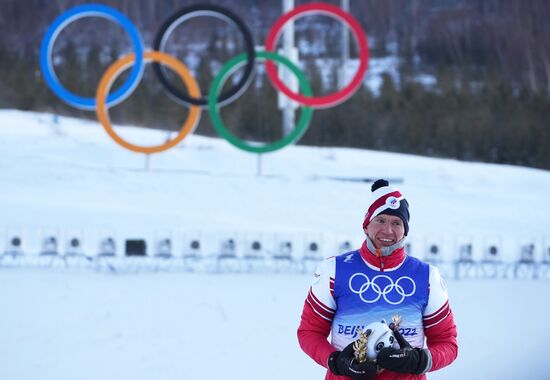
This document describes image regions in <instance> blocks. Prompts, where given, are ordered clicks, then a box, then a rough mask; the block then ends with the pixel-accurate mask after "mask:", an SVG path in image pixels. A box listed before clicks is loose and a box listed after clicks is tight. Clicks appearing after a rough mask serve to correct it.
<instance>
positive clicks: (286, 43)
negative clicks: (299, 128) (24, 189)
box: [279, 0, 298, 136]
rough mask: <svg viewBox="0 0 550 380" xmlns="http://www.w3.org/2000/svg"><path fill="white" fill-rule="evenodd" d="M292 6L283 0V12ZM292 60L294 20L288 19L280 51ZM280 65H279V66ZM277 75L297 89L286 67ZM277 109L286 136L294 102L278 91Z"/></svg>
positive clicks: (295, 58)
mask: <svg viewBox="0 0 550 380" xmlns="http://www.w3.org/2000/svg"><path fill="white" fill-rule="evenodd" d="M293 8H294V0H283V13H286V12H289V11H291V10H292V9H293ZM281 53H282V54H283V55H284V56H285V57H287V58H288V59H290V60H291V61H292V62H294V63H297V61H298V51H297V49H296V47H295V46H294V21H289V22H288V23H287V24H286V25H285V28H284V32H283V49H282V52H281ZM279 67H281V66H279ZM279 75H281V78H282V80H283V82H284V83H285V84H286V85H287V86H288V87H289V88H290V89H291V90H293V91H297V90H298V87H297V81H296V78H294V77H293V75H292V73H291V72H290V71H289V70H286V69H283V68H281V69H279ZM279 109H281V110H282V112H283V135H284V136H287V135H288V134H289V133H290V132H292V129H293V128H294V121H295V115H294V110H295V109H296V103H295V102H293V101H292V100H290V99H288V98H287V97H285V96H284V95H282V93H279Z"/></svg>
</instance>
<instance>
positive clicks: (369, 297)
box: [349, 273, 416, 305]
mask: <svg viewBox="0 0 550 380" xmlns="http://www.w3.org/2000/svg"><path fill="white" fill-rule="evenodd" d="M355 277H364V282H363V283H362V284H361V286H360V287H359V289H355V288H354V286H353V283H352V282H353V279H354V278H355ZM379 279H380V280H381V281H380V280H379ZM377 280H378V281H377ZM407 280H408V282H409V284H410V291H409V292H406V291H405V288H404V287H403V286H402V285H401V284H400V282H404V281H407ZM349 289H350V290H351V291H352V293H355V294H358V295H359V298H361V301H363V302H365V303H375V302H377V301H378V300H379V299H380V297H383V298H384V300H386V302H387V303H389V304H391V305H399V304H400V303H402V302H403V301H404V300H405V298H406V297H410V296H412V295H413V294H414V293H415V292H416V283H415V282H414V280H413V279H412V278H410V277H409V276H402V277H399V278H398V279H397V280H396V281H395V282H394V281H393V280H392V278H391V277H389V276H386V275H383V274H379V275H377V276H374V277H373V278H372V280H371V279H369V277H368V276H367V275H366V274H364V273H355V274H354V275H352V276H351V277H350V278H349ZM394 290H395V293H392V292H393V291H394ZM365 294H366V296H365ZM392 294H397V295H393V297H388V295H392ZM390 298H395V300H392V299H390Z"/></svg>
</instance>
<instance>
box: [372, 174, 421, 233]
mask: <svg viewBox="0 0 550 380" xmlns="http://www.w3.org/2000/svg"><path fill="white" fill-rule="evenodd" d="M371 191H372V198H371V203H370V206H369V208H368V210H367V213H366V214H365V220H364V221H363V228H367V226H368V225H369V223H370V222H371V221H372V219H373V218H374V217H375V216H377V215H380V214H386V215H393V216H398V217H399V218H401V220H402V221H403V225H404V227H405V236H406V235H407V234H408V233H409V219H410V215H409V203H408V202H407V200H406V199H405V196H404V195H403V194H401V192H400V191H399V190H397V189H396V188H394V187H391V186H390V184H389V183H388V181H386V180H385V179H379V180H377V181H376V182H374V183H373V184H372V187H371Z"/></svg>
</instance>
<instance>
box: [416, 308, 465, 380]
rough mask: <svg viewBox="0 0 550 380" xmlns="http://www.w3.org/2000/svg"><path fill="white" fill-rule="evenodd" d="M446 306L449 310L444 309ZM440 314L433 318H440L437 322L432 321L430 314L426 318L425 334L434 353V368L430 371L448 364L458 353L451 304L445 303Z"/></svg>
mask: <svg viewBox="0 0 550 380" xmlns="http://www.w3.org/2000/svg"><path fill="white" fill-rule="evenodd" d="M444 308H447V310H444ZM442 312H443V313H442ZM434 314H436V313H434ZM438 314H439V315H441V317H438V316H434V317H432V319H431V322H433V321H434V319H439V320H438V321H437V323H435V324H433V323H430V317H429V316H427V317H425V318H424V326H425V327H424V334H425V335H426V341H427V344H428V350H430V353H431V354H432V368H431V370H430V371H435V370H438V369H440V368H443V367H446V366H448V365H449V364H451V363H452V362H453V361H454V360H455V359H456V357H457V355H458V344H457V341H456V335H457V334H456V326H455V322H454V317H453V312H452V310H451V308H450V307H449V304H448V303H446V304H445V305H443V307H442V310H440V311H438Z"/></svg>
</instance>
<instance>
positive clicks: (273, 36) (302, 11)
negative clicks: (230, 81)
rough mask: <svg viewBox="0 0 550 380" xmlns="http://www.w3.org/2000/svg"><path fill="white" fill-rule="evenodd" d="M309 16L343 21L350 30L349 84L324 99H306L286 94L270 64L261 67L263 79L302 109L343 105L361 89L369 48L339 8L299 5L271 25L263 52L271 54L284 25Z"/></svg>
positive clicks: (356, 24) (360, 30)
mask: <svg viewBox="0 0 550 380" xmlns="http://www.w3.org/2000/svg"><path fill="white" fill-rule="evenodd" d="M311 13H315V14H318V13H321V14H326V15H328V16H333V17H335V18H337V19H339V20H340V21H344V22H345V23H346V24H347V25H348V27H350V28H351V30H352V31H353V33H354V35H355V38H356V40H357V44H358V47H359V67H358V68H357V72H356V73H355V75H354V76H353V78H352V79H351V81H350V83H349V84H348V85H346V86H345V87H344V88H342V89H340V90H339V91H337V92H334V93H332V94H329V95H325V96H317V97H314V96H311V97H310V96H304V95H300V94H298V93H296V92H293V91H292V90H290V89H289V88H288V87H287V86H286V85H285V84H284V83H283V81H281V80H280V79H279V77H278V74H277V68H276V66H275V64H274V63H273V62H271V61H267V62H266V64H265V65H266V72H267V76H268V77H269V79H270V80H271V82H272V83H273V85H274V86H275V88H277V89H278V90H280V91H281V92H282V93H284V94H285V95H286V96H288V97H289V98H290V99H292V100H295V101H296V102H298V103H300V104H302V105H307V106H311V107H314V108H324V107H331V106H333V105H336V104H338V103H341V102H343V101H344V100H346V99H347V98H349V97H350V96H351V95H353V93H354V92H355V90H357V88H358V87H359V86H360V85H361V82H362V80H363V77H364V75H365V73H366V71H367V68H368V64H369V46H368V42H367V38H366V37H365V32H364V31H363V28H362V27H361V25H360V24H359V22H358V21H357V20H356V19H355V18H354V17H353V16H352V15H350V14H349V13H347V12H345V11H344V10H342V9H341V8H339V7H337V6H334V5H331V4H324V3H309V4H303V5H300V6H298V7H296V8H294V9H293V10H291V11H289V12H287V13H285V14H284V15H282V16H281V17H280V18H279V19H278V20H277V21H276V22H275V24H273V26H272V27H271V29H270V30H269V33H268V34H267V38H266V41H265V50H266V51H270V52H273V51H275V45H276V43H277V39H278V38H279V36H280V34H281V32H282V29H283V26H284V25H285V24H286V23H287V22H288V21H290V20H292V19H294V18H296V17H298V16H304V15H307V14H311Z"/></svg>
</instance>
